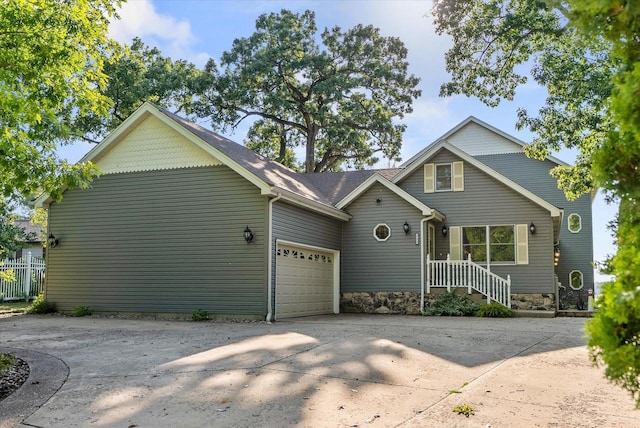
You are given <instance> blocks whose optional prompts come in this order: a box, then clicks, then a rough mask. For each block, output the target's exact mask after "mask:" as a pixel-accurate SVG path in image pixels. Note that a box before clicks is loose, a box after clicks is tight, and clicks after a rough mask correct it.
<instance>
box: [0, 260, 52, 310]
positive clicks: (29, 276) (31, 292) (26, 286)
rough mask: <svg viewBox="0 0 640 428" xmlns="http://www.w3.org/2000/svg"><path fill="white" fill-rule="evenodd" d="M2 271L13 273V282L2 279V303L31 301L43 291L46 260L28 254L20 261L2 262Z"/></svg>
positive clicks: (0, 292) (0, 297)
mask: <svg viewBox="0 0 640 428" xmlns="http://www.w3.org/2000/svg"><path fill="white" fill-rule="evenodd" d="M0 263H1V265H0V271H3V272H7V271H13V277H14V278H13V281H6V280H4V279H1V278H0V301H2V300H25V301H26V300H29V299H32V298H33V297H35V296H37V295H38V294H39V293H41V292H42V291H43V287H44V260H43V259H41V258H38V257H31V252H28V253H27V255H26V256H25V257H22V258H20V259H5V260H2V261H0Z"/></svg>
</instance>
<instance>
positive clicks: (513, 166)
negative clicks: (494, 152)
mask: <svg viewBox="0 0 640 428" xmlns="http://www.w3.org/2000/svg"><path fill="white" fill-rule="evenodd" d="M478 159H479V160H480V161H482V162H485V163H486V164H487V165H489V166H490V167H492V168H494V169H495V170H496V171H499V172H500V173H501V174H503V175H505V176H507V177H509V178H511V179H512V180H513V181H515V182H517V183H518V184H520V185H522V186H523V187H525V188H527V189H529V190H531V191H532V192H534V193H536V194H538V195H540V196H541V197H542V198H544V199H545V200H547V201H549V202H551V203H552V204H554V205H556V206H557V207H559V208H563V209H564V219H563V222H562V228H561V229H560V262H559V263H558V266H557V267H556V273H557V275H558V280H559V281H560V282H561V283H562V284H563V285H567V286H568V285H569V272H571V271H572V270H580V271H581V272H582V273H583V274H584V286H585V289H589V288H591V289H593V287H594V276H593V264H592V262H593V232H592V231H593V224H592V211H591V195H583V196H581V197H580V198H578V199H576V200H574V201H568V200H567V198H566V197H565V195H564V192H563V191H562V190H560V189H558V182H557V179H556V178H554V177H552V176H551V175H550V174H549V171H550V170H551V168H553V167H554V166H556V164H555V163H553V162H551V161H549V160H546V161H538V160H535V159H529V158H527V157H526V156H525V155H524V153H520V154H510V155H502V156H478ZM572 213H577V214H579V215H580V217H581V218H582V230H580V232H578V233H571V232H570V231H569V230H568V228H567V224H568V218H569V215H570V214H572Z"/></svg>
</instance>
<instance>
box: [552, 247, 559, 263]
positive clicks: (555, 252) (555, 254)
mask: <svg viewBox="0 0 640 428" xmlns="http://www.w3.org/2000/svg"><path fill="white" fill-rule="evenodd" d="M559 261H560V247H554V249H553V265H554V266H558V262H559Z"/></svg>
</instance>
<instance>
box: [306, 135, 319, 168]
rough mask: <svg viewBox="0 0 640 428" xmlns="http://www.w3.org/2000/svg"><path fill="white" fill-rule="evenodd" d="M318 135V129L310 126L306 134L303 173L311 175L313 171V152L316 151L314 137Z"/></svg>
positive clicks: (314, 164) (314, 163)
mask: <svg viewBox="0 0 640 428" xmlns="http://www.w3.org/2000/svg"><path fill="white" fill-rule="evenodd" d="M317 135H318V127H317V126H316V125H311V127H310V129H309V131H308V132H307V155H306V158H305V161H304V172H306V173H307V174H310V173H312V172H313V171H314V170H315V166H316V162H315V151H316V136H317Z"/></svg>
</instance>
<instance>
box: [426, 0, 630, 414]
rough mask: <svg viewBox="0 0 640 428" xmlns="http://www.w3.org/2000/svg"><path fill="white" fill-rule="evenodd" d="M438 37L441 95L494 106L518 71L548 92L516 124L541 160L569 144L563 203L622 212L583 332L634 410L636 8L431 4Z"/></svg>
mask: <svg viewBox="0 0 640 428" xmlns="http://www.w3.org/2000/svg"><path fill="white" fill-rule="evenodd" d="M433 14H434V17H435V23H436V28H437V31H438V32H439V33H447V34H450V35H452V36H453V41H454V46H453V48H452V49H451V50H449V52H448V53H447V56H446V61H447V68H448V70H449V71H450V72H451V74H452V80H451V81H450V82H448V83H446V84H444V85H443V86H442V88H441V94H442V95H444V96H446V95H452V94H465V95H468V96H477V97H478V98H479V99H481V100H482V101H483V102H485V103H486V104H487V105H490V106H495V105H497V104H498V103H499V102H500V101H501V100H502V99H506V100H511V99H513V96H514V94H515V92H516V89H517V88H518V86H520V85H522V84H523V83H525V82H526V81H527V77H526V76H525V75H524V74H522V73H523V72H524V71H525V70H526V67H527V66H529V65H531V66H532V67H531V70H530V71H531V76H532V78H533V79H534V81H536V82H537V83H539V84H540V85H542V86H544V87H546V89H547V92H548V97H547V100H546V103H545V105H544V106H543V107H542V108H541V109H540V111H539V112H537V113H538V114H537V116H530V115H529V113H528V112H527V111H525V110H522V109H521V110H520V111H519V113H518V116H519V117H518V122H517V126H518V127H520V128H522V127H528V128H529V129H530V130H531V131H533V132H534V133H536V135H537V136H536V138H535V139H534V141H533V144H531V145H530V146H529V147H528V148H527V153H528V154H529V155H531V156H534V157H538V158H541V157H544V156H546V155H548V154H550V153H551V152H552V151H555V150H558V149H559V148H561V147H562V146H564V147H569V148H577V149H578V150H579V155H578V158H577V161H576V163H575V164H574V165H573V166H571V167H563V168H556V169H555V170H553V172H552V173H553V175H554V176H556V177H557V178H558V182H559V185H560V186H561V188H563V189H564V190H565V193H566V194H567V196H568V197H570V198H574V197H577V196H579V195H580V194H582V193H585V192H588V191H590V190H591V189H593V188H594V187H600V188H602V189H604V190H605V191H606V192H607V193H606V194H607V198H608V199H609V200H616V201H618V202H619V204H620V208H619V213H618V224H617V227H616V228H615V231H616V233H617V243H618V252H617V254H616V255H615V256H613V258H612V260H611V261H610V262H609V263H608V268H609V269H610V270H611V273H612V274H614V275H615V277H616V279H615V281H613V282H610V283H607V284H605V286H604V289H603V298H602V299H600V300H599V302H598V309H599V311H598V312H597V313H596V315H595V316H594V319H593V320H592V321H591V322H590V323H589V324H588V326H587V330H588V332H589V335H590V339H589V348H590V351H591V355H592V357H593V360H594V362H595V363H596V364H600V363H603V364H604V365H605V366H606V371H605V373H606V376H607V377H608V378H609V379H611V380H612V381H613V382H615V383H617V384H619V385H621V386H622V387H624V388H626V389H627V390H628V391H630V392H631V394H632V395H633V396H634V397H635V398H636V404H637V405H638V406H640V346H639V345H640V289H638V287H637V283H638V278H639V277H640V204H639V203H638V198H639V197H640V171H639V169H638V165H640V144H639V141H640V114H639V113H640V100H639V99H638V97H637V96H636V94H638V93H640V19H639V18H640V8H638V6H637V5H636V4H635V3H634V2H629V1H624V0H603V1H599V2H593V1H590V0H566V1H560V0H548V1H528V0H475V1H472V2H458V1H455V0H435V2H434V8H433Z"/></svg>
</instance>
